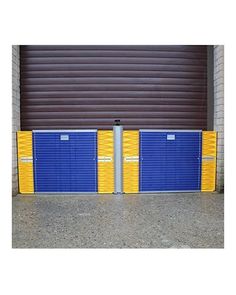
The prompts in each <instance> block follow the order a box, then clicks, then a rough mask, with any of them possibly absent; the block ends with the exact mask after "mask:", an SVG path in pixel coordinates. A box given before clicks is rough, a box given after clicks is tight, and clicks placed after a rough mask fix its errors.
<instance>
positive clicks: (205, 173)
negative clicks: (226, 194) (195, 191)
mask: <svg viewBox="0 0 236 295" xmlns="http://www.w3.org/2000/svg"><path fill="white" fill-rule="evenodd" d="M215 182H216V132H215V131H203V132H202V185H201V190H202V191H203V192H213V191H215Z"/></svg>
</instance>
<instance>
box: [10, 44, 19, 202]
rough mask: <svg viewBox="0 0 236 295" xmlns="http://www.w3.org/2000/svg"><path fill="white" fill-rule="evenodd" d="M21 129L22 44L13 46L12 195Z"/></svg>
mask: <svg viewBox="0 0 236 295" xmlns="http://www.w3.org/2000/svg"><path fill="white" fill-rule="evenodd" d="M18 130H20V46H18V45H13V46H12V195H13V196H15V195H16V194H17V193H18V169H17V148H16V131H18Z"/></svg>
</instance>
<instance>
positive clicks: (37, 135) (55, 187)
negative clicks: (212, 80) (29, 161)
mask: <svg viewBox="0 0 236 295" xmlns="http://www.w3.org/2000/svg"><path fill="white" fill-rule="evenodd" d="M33 144H34V179H35V192H97V132H96V131H85V132H81V131H80V132H71V131H65V132H64V131H63V132H62V131H55V132H33Z"/></svg>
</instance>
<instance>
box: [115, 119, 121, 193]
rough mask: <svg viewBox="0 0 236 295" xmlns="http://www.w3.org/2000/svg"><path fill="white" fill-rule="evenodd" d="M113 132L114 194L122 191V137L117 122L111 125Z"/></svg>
mask: <svg viewBox="0 0 236 295" xmlns="http://www.w3.org/2000/svg"><path fill="white" fill-rule="evenodd" d="M113 134H114V178H115V188H114V193H115V194H122V193H123V181H122V180H123V165H122V164H123V163H122V137H123V127H122V126H120V125H119V123H117V124H116V125H115V126H113Z"/></svg>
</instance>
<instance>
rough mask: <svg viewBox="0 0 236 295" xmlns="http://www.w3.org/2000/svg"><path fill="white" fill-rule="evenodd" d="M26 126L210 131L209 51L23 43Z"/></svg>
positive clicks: (23, 116) (23, 125)
mask: <svg viewBox="0 0 236 295" xmlns="http://www.w3.org/2000/svg"><path fill="white" fill-rule="evenodd" d="M20 56H21V65H20V69H21V73H20V76H21V128H22V130H36V129H82V128H83V129H88V128H89V129H91V128H95V129H112V125H113V122H114V120H115V119H120V120H121V123H122V125H123V126H124V129H126V130H133V129H136V130H137V129H140V128H145V129H148V128H151V129H160V128H161V129H202V130H207V46H187V45H181V46H177V45H169V46H161V45H155V46H148V45H141V46H139V45H125V46H122V45H114V46H113V45H110V46H109V45H104V46H98V45H96V46H93V45H90V46H83V45H79V46H53V45H45V46H44V45H42V46H40V45H34V46H21V51H20Z"/></svg>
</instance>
